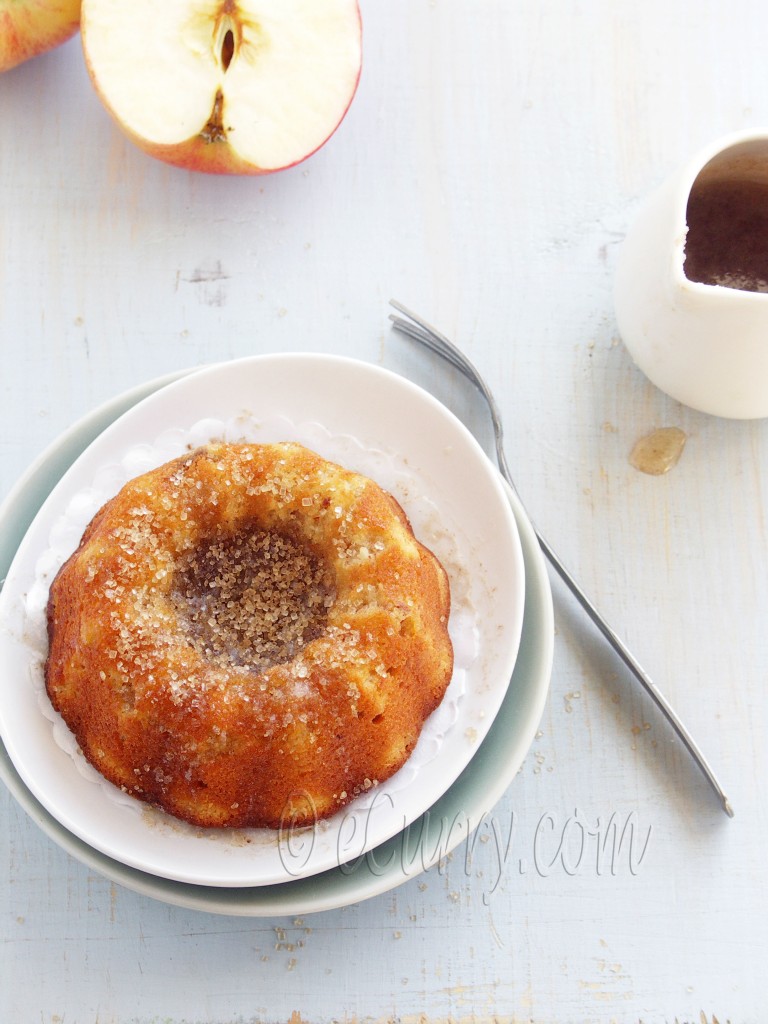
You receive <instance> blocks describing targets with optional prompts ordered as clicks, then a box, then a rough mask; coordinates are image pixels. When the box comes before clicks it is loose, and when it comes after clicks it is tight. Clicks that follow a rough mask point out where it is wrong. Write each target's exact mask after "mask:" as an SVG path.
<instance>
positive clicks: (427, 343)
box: [389, 300, 733, 818]
mask: <svg viewBox="0 0 768 1024" xmlns="http://www.w3.org/2000/svg"><path fill="white" fill-rule="evenodd" d="M390 305H391V306H393V307H394V308H395V309H396V310H397V311H398V312H399V313H401V314H402V316H395V315H394V314H393V313H390V316H389V318H390V320H391V321H392V323H393V325H394V327H395V329H396V330H398V331H400V332H401V333H402V334H405V335H407V336H408V337H409V338H412V339H413V340H414V341H417V342H418V343H419V344H420V345H423V346H424V347H425V348H427V349H429V350H430V351H431V352H434V353H435V354H436V355H438V356H440V357H441V358H442V359H445V360H446V361H447V362H449V363H450V364H451V365H452V366H454V367H455V368H456V369H457V370H459V371H460V372H461V373H463V374H464V376H465V377H466V378H467V379H468V380H469V381H471V383H472V384H474V386H475V387H476V388H477V390H478V391H479V392H480V394H481V395H482V396H483V398H484V399H485V401H486V402H487V404H488V409H489V410H490V414H491V421H492V423H493V435H494V439H495V445H496V459H497V461H498V465H499V471H500V472H501V475H502V476H503V477H504V479H505V480H506V481H507V483H508V484H509V486H510V487H511V488H512V490H513V491H514V493H515V494H516V495H517V497H518V499H519V498H520V495H519V492H518V490H517V487H516V486H515V482H514V480H513V479H512V474H511V472H510V469H509V465H508V464H507V458H506V455H505V454H504V428H503V426H502V422H501V414H500V412H499V407H498V406H497V405H496V400H495V399H494V397H493V394H492V393H491V390H490V388H489V387H488V385H487V384H486V383H485V381H484V380H483V378H482V377H481V376H480V374H479V373H478V371H477V370H476V369H475V367H474V366H473V365H472V363H471V362H470V361H469V359H467V357H466V356H465V355H464V353H463V352H462V351H461V349H459V348H457V347H456V345H454V344H453V342H452V341H449V340H448V338H446V337H445V335H444V334H441V333H440V332H439V331H437V330H436V329H435V328H434V327H432V326H431V325H430V324H428V323H426V321H424V320H422V319H421V317H418V316H417V315H416V314H415V313H413V312H411V310H409V309H406V308H405V306H402V305H401V304H400V303H399V302H395V301H394V300H390ZM404 318H406V319H404ZM521 504H522V502H521ZM532 525H533V524H532ZM533 529H534V532H535V534H536V538H537V540H538V542H539V544H540V545H541V549H542V551H543V552H544V554H545V555H546V557H547V558H548V559H549V561H550V563H551V564H552V567H553V568H554V569H555V570H556V571H557V573H558V575H559V576H560V578H561V579H562V581H563V582H564V583H565V585H566V586H567V587H568V589H569V590H570V591H571V593H572V594H573V596H574V597H575V598H576V600H577V601H578V602H579V604H580V605H581V607H582V608H583V609H584V611H585V612H586V613H587V615H588V616H589V617H590V619H591V620H592V622H593V623H594V624H595V625H596V626H597V628H598V629H599V630H600V632H601V633H602V634H603V636H604V637H605V639H606V640H607V641H608V643H609V644H610V645H611V646H612V647H613V649H614V650H615V651H616V653H617V654H618V655H619V657H620V658H621V660H622V661H623V662H624V664H625V665H626V666H627V667H628V668H629V669H630V671H631V672H632V673H633V675H634V676H635V677H636V678H637V680H638V681H639V682H640V683H641V684H642V685H643V687H644V688H645V690H646V691H647V692H648V694H649V695H650V696H651V698H652V699H653V701H654V702H655V703H656V705H657V706H658V707H659V709H660V710H661V711H662V713H663V714H664V716H665V717H666V718H667V720H668V721H669V723H670V725H671V726H672V728H673V729H674V731H675V732H676V733H677V735H678V736H679V738H680V740H681V741H682V743H683V745H684V746H685V748H686V749H687V750H688V752H689V753H690V754H691V756H692V757H693V759H694V761H695V762H696V764H697V765H698V767H699V768H700V769H701V771H702V772H703V774H704V776H705V778H706V779H707V782H709V784H710V786H711V787H712V789H713V790H714V791H715V793H716V794H717V798H718V800H719V801H720V805H721V807H722V808H723V810H724V811H725V813H726V814H727V815H728V816H729V817H730V818H732V817H733V808H732V807H731V804H730V802H729V800H728V797H727V796H726V795H725V793H724V792H723V790H722V787H721V786H720V783H719V782H718V781H717V779H716V778H715V774H714V772H713V771H712V769H711V768H710V767H709V765H708V764H707V761H706V759H705V757H704V755H703V754H702V752H701V750H700V749H699V747H698V746H697V745H696V743H695V742H694V740H693V738H692V737H691V735H690V734H689V732H688V730H687V729H686V728H685V726H684V725H683V723H682V722H681V721H680V719H679V718H678V716H677V714H676V713H675V711H674V709H673V708H672V707H671V706H670V704H669V703H668V701H667V699H666V698H665V697H664V695H663V694H662V692H661V691H660V690H659V688H658V687H657V686H656V685H655V683H654V682H653V680H652V679H651V678H650V676H649V675H648V673H647V672H646V671H645V670H644V669H643V668H642V667H641V666H640V664H639V663H638V661H637V659H636V658H635V657H634V655H633V654H632V653H631V651H630V650H629V649H628V647H627V646H626V644H625V643H624V642H623V641H622V640H621V638H620V637H619V636H618V635H617V634H616V633H615V632H614V630H613V629H612V628H611V627H610V626H609V625H608V623H607V622H606V621H605V619H604V618H603V617H602V615H601V614H600V613H599V612H598V610H597V609H596V608H595V606H594V605H593V604H592V602H591V601H590V600H589V598H588V597H587V596H586V594H585V593H584V591H583V590H582V589H581V587H580V586H579V585H578V583H576V581H575V580H574V578H573V576H572V575H571V574H570V572H568V570H567V569H566V568H565V566H564V565H563V563H562V562H561V561H560V559H559V558H558V556H557V555H556V554H555V552H554V551H553V550H552V548H551V547H550V545H549V544H548V543H547V541H546V540H545V539H544V538H543V537H542V535H541V534H540V533H539V531H538V530H537V529H536V526H535V525H533Z"/></svg>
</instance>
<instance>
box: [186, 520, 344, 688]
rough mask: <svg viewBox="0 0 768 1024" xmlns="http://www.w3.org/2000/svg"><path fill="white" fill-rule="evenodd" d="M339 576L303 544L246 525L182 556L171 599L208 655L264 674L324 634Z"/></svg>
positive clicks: (191, 636)
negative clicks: (335, 575)
mask: <svg viewBox="0 0 768 1024" xmlns="http://www.w3.org/2000/svg"><path fill="white" fill-rule="evenodd" d="M334 597H335V589H334V584H333V574H332V573H331V571H330V569H329V567H328V566H327V565H325V564H324V563H323V561H322V560H321V559H319V558H318V557H317V556H315V555H314V554H313V553H312V552H311V551H310V550H309V549H308V548H307V547H306V546H305V545H304V544H302V543H301V542H300V541H299V540H296V539H294V538H293V537H290V536H288V535H287V534H283V533H280V532H278V531H277V530H264V529H260V528H259V527H258V526H257V525H256V524H253V523H251V524H246V525H243V526H241V527H239V528H238V529H237V530H236V532H234V533H231V534H226V533H222V532H219V533H218V534H217V535H215V536H213V537H208V538H205V539H204V540H202V541H201V542H200V543H199V544H197V545H196V546H195V547H194V548H193V549H192V550H191V551H189V552H187V553H185V555H184V557H183V559H182V560H181V561H180V563H179V565H178V567H177V569H176V572H175V574H174V579H173V583H172V587H171V600H172V601H173V604H174V606H175V608H176V610H177V612H178V614H179V617H180V621H182V622H183V623H185V625H186V628H187V630H188V635H189V640H190V643H191V644H192V646H193V647H194V648H195V649H196V651H197V652H198V654H200V655H201V657H203V658H205V659H206V660H207V661H209V662H212V663H214V664H218V665H220V666H221V667H226V666H227V665H232V664H234V665H242V666H245V667H247V668H249V669H251V670H253V671H255V672H264V671H265V670H266V669H268V668H271V667H272V666H273V665H279V664H282V663H284V662H289V661H291V660H292V659H293V658H295V657H296V655H297V654H299V653H300V651H301V650H302V649H303V648H304V647H306V645H307V644H308V643H311V642H312V641H313V640H315V639H317V637H319V636H320V635H321V634H322V632H323V630H324V628H325V626H326V623H327V619H328V609H329V608H330V607H331V605H332V604H333V601H334Z"/></svg>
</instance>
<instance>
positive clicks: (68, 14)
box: [0, 0, 81, 72]
mask: <svg viewBox="0 0 768 1024" xmlns="http://www.w3.org/2000/svg"><path fill="white" fill-rule="evenodd" d="M80 3H81V0H0V72H2V71H9V70H10V69H11V68H14V67H16V66H17V65H18V64H22V63H23V62H24V61H26V60H29V59H30V58H31V57H36V56H37V55H38V54H40V53H45V52H46V51H47V50H52V49H53V48H54V47H56V46H59V45H60V44H61V43H64V42H66V41H67V39H69V38H71V37H72V36H73V35H74V34H75V32H77V30H78V28H79V27H80Z"/></svg>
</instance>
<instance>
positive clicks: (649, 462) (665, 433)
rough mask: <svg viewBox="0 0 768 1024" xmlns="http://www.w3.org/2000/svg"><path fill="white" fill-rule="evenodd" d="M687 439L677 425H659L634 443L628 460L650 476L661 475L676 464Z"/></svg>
mask: <svg viewBox="0 0 768 1024" xmlns="http://www.w3.org/2000/svg"><path fill="white" fill-rule="evenodd" d="M687 439H688V437H687V434H686V433H685V431H683V430H681V429H680V428H679V427H659V429H658V430H653V431H651V433H650V434H646V435H645V436H644V437H641V438H640V440H639V441H637V442H636V443H635V446H634V448H633V449H632V452H631V453H630V456H629V461H630V463H631V465H633V466H634V467H635V469H639V470H640V472H641V473H648V474H649V475H650V476H662V475H663V474H664V473H668V472H669V471H670V469H672V468H673V467H674V466H676V465H677V464H678V462H679V461H680V456H681V455H682V454H683V448H684V447H685V442H686V440H687Z"/></svg>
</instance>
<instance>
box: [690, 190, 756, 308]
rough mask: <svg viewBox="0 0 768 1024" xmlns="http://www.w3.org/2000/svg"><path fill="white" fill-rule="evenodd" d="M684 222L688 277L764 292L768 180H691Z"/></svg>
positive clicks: (693, 279)
mask: <svg viewBox="0 0 768 1024" xmlns="http://www.w3.org/2000/svg"><path fill="white" fill-rule="evenodd" d="M686 220H687V222H688V235H687V237H686V242H685V264H684V271H685V276H686V277H687V278H688V280H689V281H698V282H700V283H702V284H719V285H723V286H724V287H726V288H735V289H738V290H739V291H748V292H768V183H764V182H757V181H748V180H735V179H732V180H730V181H729V180H723V181H706V182H700V183H696V184H694V186H693V188H692V189H691V194H690V196H689V199H688V212H687V215H686Z"/></svg>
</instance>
